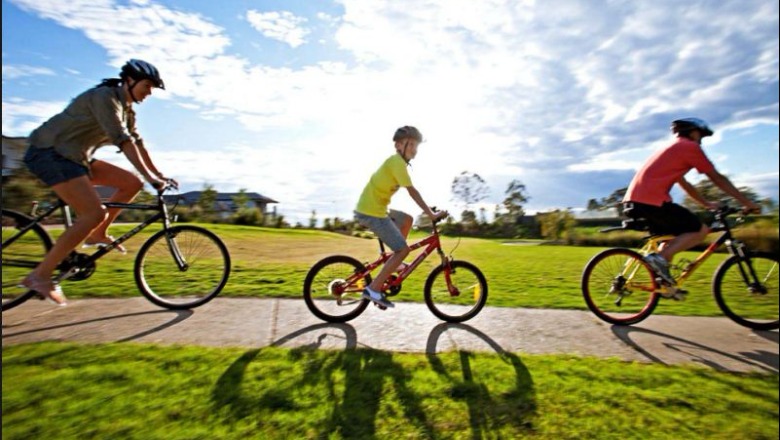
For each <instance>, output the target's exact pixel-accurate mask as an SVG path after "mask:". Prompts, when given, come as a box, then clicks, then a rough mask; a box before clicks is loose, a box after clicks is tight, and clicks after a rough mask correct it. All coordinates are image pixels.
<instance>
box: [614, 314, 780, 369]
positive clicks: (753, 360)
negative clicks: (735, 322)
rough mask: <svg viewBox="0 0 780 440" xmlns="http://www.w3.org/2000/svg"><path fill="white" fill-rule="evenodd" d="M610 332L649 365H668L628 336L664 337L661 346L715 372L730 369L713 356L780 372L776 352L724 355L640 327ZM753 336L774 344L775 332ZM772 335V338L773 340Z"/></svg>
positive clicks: (719, 351) (685, 340)
mask: <svg viewBox="0 0 780 440" xmlns="http://www.w3.org/2000/svg"><path fill="white" fill-rule="evenodd" d="M612 333H614V334H615V336H617V337H618V338H619V339H620V340H621V341H623V342H625V343H626V344H627V345H628V346H630V347H631V348H633V349H634V350H636V351H638V352H639V353H641V354H642V355H644V356H645V357H647V358H648V359H649V360H651V361H652V362H655V363H660V364H664V365H669V363H667V362H665V361H664V360H663V359H661V358H660V357H658V356H657V355H654V354H653V353H651V352H650V350H649V349H646V348H645V347H643V346H642V345H640V344H639V343H638V342H636V341H635V340H634V339H635V338H634V337H632V335H631V334H632V333H636V334H644V335H652V336H657V337H660V338H663V339H665V340H667V341H665V342H663V345H664V346H665V347H667V348H668V349H670V350H674V351H676V352H678V353H680V354H682V355H684V356H686V357H688V358H689V359H691V360H692V361H693V362H697V363H700V364H702V365H705V366H708V367H710V368H713V369H715V370H721V371H731V370H732V369H730V368H728V367H725V366H724V365H722V364H721V363H719V362H717V361H716V360H715V359H714V358H715V357H721V358H725V359H728V360H730V361H734V362H736V363H740V364H744V365H745V366H748V367H750V368H752V369H759V370H762V371H765V372H769V373H777V372H778V370H780V356H779V355H778V353H777V352H774V353H772V352H768V351H763V350H759V351H752V352H742V353H739V354H732V353H727V352H724V351H721V350H718V349H715V348H712V347H709V346H706V345H703V344H700V343H698V342H693V341H690V340H687V339H683V338H680V337H678V336H673V335H670V334H667V333H662V332H659V331H656V330H650V329H646V328H641V327H632V326H620V325H613V326H612ZM754 333H756V334H758V335H760V336H762V337H765V338H766V339H769V340H774V341H777V336H776V335H777V333H776V332H764V331H757V330H754ZM772 334H774V335H775V336H774V337H772ZM702 353H706V354H711V355H713V356H708V355H704V354H702Z"/></svg>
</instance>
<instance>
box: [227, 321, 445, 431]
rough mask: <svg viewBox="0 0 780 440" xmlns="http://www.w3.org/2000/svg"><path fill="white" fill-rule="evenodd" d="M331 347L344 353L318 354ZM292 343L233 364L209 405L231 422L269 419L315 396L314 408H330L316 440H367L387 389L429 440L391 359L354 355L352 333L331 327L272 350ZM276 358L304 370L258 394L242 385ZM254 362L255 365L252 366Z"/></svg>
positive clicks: (371, 353)
mask: <svg viewBox="0 0 780 440" xmlns="http://www.w3.org/2000/svg"><path fill="white" fill-rule="evenodd" d="M307 336H308V338H307ZM310 336H314V337H313V338H311V337H310ZM301 338H305V341H306V343H304V344H300V339H301ZM296 339H298V341H297V342H296V341H295V340H296ZM334 341H339V342H340V343H341V344H343V345H341V347H342V350H340V351H335V350H321V349H322V348H333V344H332V342H334ZM291 342H292V343H295V345H296V346H295V347H294V348H291V349H289V350H287V351H274V350H269V349H263V348H258V349H253V350H249V351H247V352H245V353H244V354H242V355H241V356H240V357H239V358H238V359H236V360H235V361H234V362H233V363H232V364H231V365H230V366H229V367H228V369H227V370H225V372H224V373H223V374H222V375H221V376H220V377H219V379H218V380H217V382H216V384H215V386H214V390H213V392H212V402H213V404H214V406H215V408H216V409H218V410H225V411H226V412H227V417H228V419H230V420H232V421H235V420H240V419H243V418H247V417H257V416H258V415H259V416H260V417H262V416H263V415H264V414H266V413H267V414H269V416H272V414H278V413H279V412H280V411H295V410H297V409H298V407H299V404H297V403H296V402H294V401H293V397H292V396H294V395H301V394H302V393H303V394H304V395H307V396H312V395H316V396H319V398H318V399H317V404H326V405H329V408H328V411H327V416H325V417H324V419H323V420H321V421H316V422H314V425H315V428H314V429H316V430H317V431H319V433H318V434H317V435H316V437H317V438H327V437H328V436H329V435H331V434H333V433H339V434H340V435H341V437H343V438H345V439H371V438H375V437H376V426H375V425H376V424H375V421H376V417H377V414H378V412H379V404H380V402H381V398H380V396H382V394H383V393H385V392H386V387H387V386H391V387H393V389H394V395H395V396H396V398H398V399H399V400H400V401H401V402H400V406H401V408H403V413H404V416H405V417H406V418H407V420H409V421H410V422H411V423H414V424H415V425H417V426H419V427H420V428H421V429H422V430H423V431H424V432H426V433H427V434H428V435H427V437H431V436H432V432H433V427H432V425H431V424H430V423H429V422H428V420H427V418H426V415H425V411H424V410H423V408H422V407H421V406H420V400H421V398H420V396H418V395H416V393H415V392H414V391H413V390H412V389H411V388H410V386H409V384H408V382H409V380H410V377H411V373H410V372H409V371H406V370H405V369H404V368H403V366H402V365H400V364H398V363H396V362H395V361H394V360H393V354H392V353H389V352H384V351H379V350H374V349H370V348H360V349H358V346H357V332H356V331H355V328H354V327H352V326H351V325H349V324H329V323H323V324H316V325H311V326H308V327H305V328H303V329H301V330H297V331H295V332H293V333H290V334H288V335H286V336H283V337H281V338H279V339H277V340H276V341H274V342H273V343H271V344H270V345H271V347H280V346H283V345H285V344H287V343H291ZM279 357H283V358H285V361H293V364H294V365H298V366H301V367H302V370H303V371H301V372H300V375H299V376H298V377H296V378H295V380H292V381H290V380H288V378H287V377H283V378H280V377H276V378H275V379H277V380H274V381H272V382H271V383H269V384H268V385H269V386H267V387H263V388H262V389H258V388H257V385H256V384H244V383H243V382H244V379H245V378H246V377H247V376H248V371H249V370H250V369H255V368H256V369H258V370H260V369H263V370H264V371H265V367H266V366H267V365H272V364H273V363H274V362H275V361H276V360H278V358H279ZM252 362H257V363H258V365H256V366H252V365H251V364H252ZM252 377H253V378H254V377H255V376H252ZM245 388H246V389H249V388H252V389H254V392H251V393H250V392H245V391H244V389H245ZM339 390H342V391H339ZM318 413H319V411H318Z"/></svg>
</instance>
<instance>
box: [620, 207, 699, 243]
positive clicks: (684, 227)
mask: <svg viewBox="0 0 780 440" xmlns="http://www.w3.org/2000/svg"><path fill="white" fill-rule="evenodd" d="M623 214H625V216H626V217H629V218H633V219H640V218H641V219H645V221H646V222H647V224H648V225H649V226H650V232H651V233H653V234H663V235H666V234H671V235H680V234H685V233H687V232H698V231H699V230H701V227H702V223H701V220H699V217H696V215H695V214H694V213H692V212H691V211H688V210H687V209H686V208H684V207H682V206H680V205H677V204H675V203H671V202H666V203H664V204H663V205H661V206H653V205H646V204H644V203H637V202H626V203H624V204H623Z"/></svg>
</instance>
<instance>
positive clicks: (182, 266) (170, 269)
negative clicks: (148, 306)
mask: <svg viewBox="0 0 780 440" xmlns="http://www.w3.org/2000/svg"><path fill="white" fill-rule="evenodd" d="M229 275H230V254H229V253H228V250H227V247H225V244H224V243H222V240H220V239H219V237H217V236H216V235H214V234H213V233H212V232H210V231H208V230H206V229H203V228H200V227H197V226H174V227H172V228H170V229H168V230H162V231H159V232H157V233H156V234H154V235H153V236H152V237H151V238H149V240H147V241H146V243H144V244H143V246H141V250H140V251H138V257H137V258H136V260H135V282H136V284H137V285H138V288H139V289H140V290H141V293H142V294H143V295H144V296H145V297H146V298H147V299H148V300H149V301H151V302H153V303H154V304H157V305H158V306H160V307H165V308H168V309H191V308H193V307H198V306H201V305H203V304H206V303H207V302H209V301H211V300H212V299H214V297H216V296H217V295H219V292H221V291H222V288H223V287H225V284H226V283H227V280H228V276H229Z"/></svg>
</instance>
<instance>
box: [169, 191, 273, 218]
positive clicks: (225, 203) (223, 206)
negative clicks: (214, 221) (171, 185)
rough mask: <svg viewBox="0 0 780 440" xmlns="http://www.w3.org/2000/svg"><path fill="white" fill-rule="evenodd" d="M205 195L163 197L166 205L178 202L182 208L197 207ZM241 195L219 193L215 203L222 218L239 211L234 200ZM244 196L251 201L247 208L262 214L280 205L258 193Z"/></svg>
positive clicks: (248, 193) (186, 194) (187, 194)
mask: <svg viewBox="0 0 780 440" xmlns="http://www.w3.org/2000/svg"><path fill="white" fill-rule="evenodd" d="M202 194H203V191H190V192H186V193H183V194H171V195H166V196H163V198H164V199H165V202H166V203H174V202H176V201H178V202H179V205H182V206H188V207H191V206H195V205H196V204H197V203H198V200H200V197H201V195H202ZM239 194H240V193H237V192H233V193H217V199H216V201H215V202H214V210H215V211H216V212H217V213H218V214H219V215H220V216H221V217H229V216H230V215H231V214H233V213H234V212H236V211H238V210H239V208H241V207H240V206H237V205H236V202H235V201H234V200H233V198H234V197H236V196H238V195H239ZM244 195H245V196H246V197H247V198H248V199H249V201H248V202H247V204H246V206H245V207H246V208H257V209H259V210H260V212H262V213H263V214H267V213H268V205H269V204H271V203H279V202H277V201H276V200H274V199H271V198H269V197H266V196H264V195H262V194H258V193H256V192H247V193H244Z"/></svg>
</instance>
